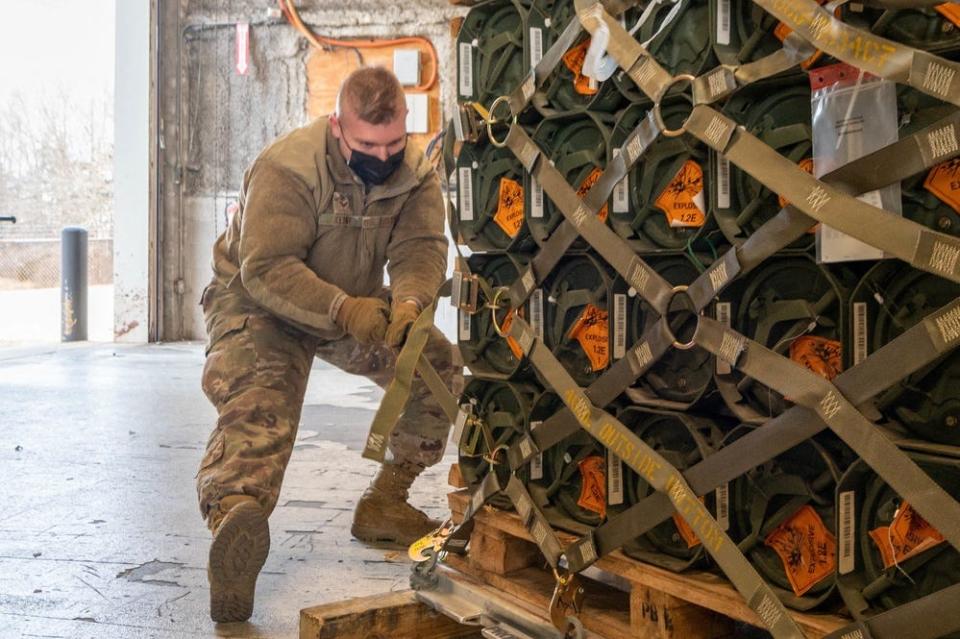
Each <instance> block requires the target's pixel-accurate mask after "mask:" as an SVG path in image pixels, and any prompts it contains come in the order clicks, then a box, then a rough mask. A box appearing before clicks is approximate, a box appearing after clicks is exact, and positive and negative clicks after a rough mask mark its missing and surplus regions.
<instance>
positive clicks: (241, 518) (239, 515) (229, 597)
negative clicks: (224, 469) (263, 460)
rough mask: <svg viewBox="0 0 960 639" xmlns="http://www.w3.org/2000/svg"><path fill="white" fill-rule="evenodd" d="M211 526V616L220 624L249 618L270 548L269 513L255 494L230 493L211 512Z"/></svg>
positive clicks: (209, 572) (209, 573)
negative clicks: (258, 501) (254, 496)
mask: <svg viewBox="0 0 960 639" xmlns="http://www.w3.org/2000/svg"><path fill="white" fill-rule="evenodd" d="M210 529H211V530H213V543H211V544H210V556H209V559H208V560H207V580H208V581H209V582H210V618H211V619H213V620H214V621H216V622H217V623H226V622H231V621H246V620H247V619H249V618H250V615H251V614H253V595H254V591H255V590H256V587H257V575H259V574H260V569H261V568H263V564H264V562H265V561H266V560H267V552H269V550H270V528H269V526H267V515H266V513H264V512H263V509H262V508H260V505H259V504H258V503H257V501H256V500H255V499H254V498H253V497H250V496H249V495H230V496H228V497H224V498H223V499H221V500H220V504H219V506H218V509H217V510H215V511H214V512H213V513H211V515H210Z"/></svg>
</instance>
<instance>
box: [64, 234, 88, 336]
mask: <svg viewBox="0 0 960 639" xmlns="http://www.w3.org/2000/svg"><path fill="white" fill-rule="evenodd" d="M86 339H87V231H86V229H82V228H80V227H77V226H68V227H66V228H64V229H63V230H62V231H61V232H60V341H61V342H82V341H84V340H86Z"/></svg>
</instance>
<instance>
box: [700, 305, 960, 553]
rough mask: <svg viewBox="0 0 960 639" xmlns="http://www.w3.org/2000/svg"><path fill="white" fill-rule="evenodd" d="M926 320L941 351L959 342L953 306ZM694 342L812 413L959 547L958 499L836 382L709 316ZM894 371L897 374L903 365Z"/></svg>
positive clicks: (959, 329) (959, 328)
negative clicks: (935, 480) (927, 472)
mask: <svg viewBox="0 0 960 639" xmlns="http://www.w3.org/2000/svg"><path fill="white" fill-rule="evenodd" d="M929 320H930V321H929V322H927V321H925V322H924V326H925V327H926V328H927V329H928V330H927V333H928V335H929V337H930V339H931V340H933V341H934V342H935V343H936V344H937V345H938V346H939V348H940V349H941V350H949V349H950V348H952V347H953V346H955V345H956V343H957V342H958V341H960V309H958V307H957V306H951V307H948V308H947V309H946V311H939V312H937V313H935V314H934V315H933V316H931V317H930V318H929ZM951 323H956V324H957V326H956V327H954V326H953V324H951ZM694 341H695V342H696V343H697V344H699V345H700V346H702V347H704V348H706V349H707V350H708V351H710V352H711V353H714V354H715V355H716V356H717V357H719V358H720V359H722V360H723V361H725V362H727V363H728V364H730V365H731V366H734V367H736V368H737V369H738V370H740V371H742V372H743V373H745V374H746V375H749V376H750V377H752V378H753V379H755V380H758V381H760V382H762V383H763V384H766V385H767V386H769V387H770V388H772V389H774V390H776V391H777V392H779V393H781V394H782V395H784V396H788V397H790V398H791V399H792V400H793V401H794V402H795V403H797V404H800V405H803V406H806V407H807V408H808V409H810V410H813V411H815V412H816V413H817V415H818V416H819V417H820V419H821V420H823V421H824V422H826V424H827V425H828V426H829V427H830V430H832V431H833V432H835V433H836V434H837V435H838V436H839V437H840V438H841V439H842V440H843V441H844V442H846V444H847V445H848V446H849V447H850V448H851V449H853V451H854V452H856V453H857V454H858V455H860V457H861V458H862V459H863V460H864V461H865V462H866V463H867V464H868V465H869V466H870V467H871V468H873V469H874V471H875V472H876V473H877V474H878V475H880V477H882V478H883V479H884V481H886V482H887V484H889V485H890V486H891V487H892V488H893V489H894V490H896V491H897V493H898V494H900V495H903V496H904V497H905V498H906V499H909V500H910V504H911V505H912V506H913V507H914V508H915V509H916V510H917V511H918V512H920V514H921V515H923V516H924V517H925V518H926V519H927V521H929V522H930V523H931V524H932V525H933V526H934V527H936V528H937V530H939V531H940V534H942V535H943V536H944V538H946V539H947V541H949V542H950V544H951V545H952V546H953V547H954V548H960V503H957V501H956V500H955V499H954V498H953V497H951V496H950V495H949V494H948V493H947V492H946V491H945V490H944V489H943V488H941V487H940V486H939V485H938V484H937V483H936V482H934V481H933V480H932V479H931V478H930V477H929V475H927V474H926V473H925V472H923V471H922V470H921V469H920V467H919V466H917V465H916V463H915V462H914V461H913V460H912V459H910V458H909V457H908V456H907V455H906V454H905V453H904V452H903V451H902V450H900V449H899V448H897V447H896V445H895V444H894V443H893V442H891V441H890V440H889V439H888V438H887V437H886V436H885V435H884V434H883V433H882V432H880V431H879V430H877V429H876V428H875V427H874V425H873V423H871V422H870V421H869V420H868V419H867V418H866V417H864V416H863V415H862V414H861V413H860V412H859V411H858V410H857V409H856V408H855V407H854V405H853V404H851V403H850V401H849V400H848V399H847V398H846V397H845V396H844V395H843V394H842V393H841V391H840V390H839V389H838V388H837V387H836V386H835V385H833V384H831V383H830V382H829V381H827V380H826V379H824V378H823V377H820V376H819V375H817V374H816V373H814V372H812V371H810V370H809V369H807V368H806V367H804V366H802V365H799V364H797V363H796V362H793V361H791V360H789V359H787V358H785V357H782V356H780V355H778V354H776V353H774V352H773V351H771V350H770V349H768V348H766V347H764V346H763V345H762V344H759V343H757V342H754V341H752V340H749V339H747V338H746V337H744V336H743V335H740V334H739V333H736V332H735V331H732V330H730V329H728V328H725V327H724V326H723V325H722V324H720V323H719V322H717V321H716V320H713V319H711V318H708V317H701V318H700V324H699V326H698V327H697V332H696V334H695V335H694ZM895 370H896V371H897V373H898V377H899V372H900V371H901V370H902V367H901V366H898V367H897V368H896V369H895ZM888 376H889V372H888Z"/></svg>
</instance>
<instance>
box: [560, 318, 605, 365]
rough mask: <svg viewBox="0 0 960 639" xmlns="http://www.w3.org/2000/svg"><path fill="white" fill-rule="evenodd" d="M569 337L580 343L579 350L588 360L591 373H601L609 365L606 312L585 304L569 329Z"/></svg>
mask: <svg viewBox="0 0 960 639" xmlns="http://www.w3.org/2000/svg"><path fill="white" fill-rule="evenodd" d="M569 335H570V337H571V338H572V339H575V340H577V341H578V342H580V348H582V349H583V352H584V353H586V355H587V359H589V360H590V367H591V368H592V370H593V371H602V370H603V369H605V368H606V367H607V364H609V363H610V349H609V346H610V331H609V323H608V322H607V312H606V311H602V310H600V309H599V308H597V307H596V306H594V305H593V304H587V305H586V306H585V307H584V308H583V312H582V313H580V317H578V318H577V321H576V322H574V324H573V326H572V327H571V328H570V333H569Z"/></svg>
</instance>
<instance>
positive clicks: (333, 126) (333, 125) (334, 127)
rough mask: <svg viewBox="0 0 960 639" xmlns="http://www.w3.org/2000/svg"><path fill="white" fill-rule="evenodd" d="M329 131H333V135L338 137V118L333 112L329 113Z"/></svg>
mask: <svg viewBox="0 0 960 639" xmlns="http://www.w3.org/2000/svg"><path fill="white" fill-rule="evenodd" d="M329 122H330V131H331V132H332V133H333V137H335V138H337V139H338V140H339V139H340V118H338V117H337V115H336V114H335V113H331V114H330V119H329Z"/></svg>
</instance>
